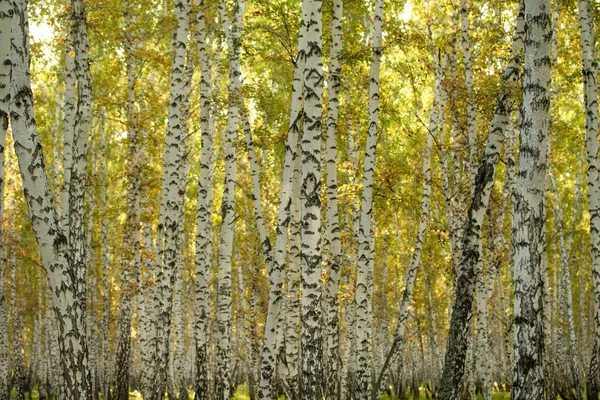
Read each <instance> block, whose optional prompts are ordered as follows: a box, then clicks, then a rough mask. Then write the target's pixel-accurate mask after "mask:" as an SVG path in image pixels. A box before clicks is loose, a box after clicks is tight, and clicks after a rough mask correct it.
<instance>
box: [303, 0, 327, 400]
mask: <svg viewBox="0 0 600 400" xmlns="http://www.w3.org/2000/svg"><path fill="white" fill-rule="evenodd" d="M322 5H323V4H322V2H321V1H319V0H307V1H306V2H304V3H303V15H304V20H303V24H304V25H305V26H306V34H305V36H306V42H305V44H306V45H305V47H304V53H305V64H304V131H303V133H302V188H301V191H300V199H301V202H302V208H301V210H302V263H301V265H302V312H301V321H302V334H301V343H302V352H301V354H302V355H301V357H302V358H301V360H302V361H301V363H302V366H301V375H300V393H301V397H302V398H303V399H307V400H317V399H321V397H322V394H321V387H320V384H321V382H320V380H319V376H320V374H321V372H322V362H321V346H322V341H321V327H320V323H321V304H320V298H321V282H320V280H321V259H322V258H321V199H320V194H321V137H322V133H321V131H322V119H323V110H322V107H323V54H322V42H323V36H322V34H323V32H322V26H323V19H322V17H323V14H322Z"/></svg>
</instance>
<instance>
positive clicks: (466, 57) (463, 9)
mask: <svg viewBox="0 0 600 400" xmlns="http://www.w3.org/2000/svg"><path fill="white" fill-rule="evenodd" d="M460 27H461V47H462V53H463V63H464V66H465V86H466V88H467V136H468V145H469V166H468V168H467V171H468V175H469V184H470V187H471V195H472V194H473V189H474V187H475V181H474V180H475V175H476V174H477V104H476V102H475V96H474V91H473V64H472V62H471V45H470V44H469V9H468V8H467V0H460Z"/></svg>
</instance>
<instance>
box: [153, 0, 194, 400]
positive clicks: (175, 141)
mask: <svg viewBox="0 0 600 400" xmlns="http://www.w3.org/2000/svg"><path fill="white" fill-rule="evenodd" d="M175 12H176V16H177V30H176V32H175V36H174V41H173V48H174V55H173V61H172V66H171V88H170V94H169V98H170V100H169V110H168V123H167V134H166V136H165V146H164V153H163V171H162V193H161V201H160V219H159V225H158V233H157V248H158V250H157V256H158V257H157V268H156V285H157V287H156V288H155V290H154V308H155V309H156V310H155V312H156V315H157V317H158V319H157V321H156V325H155V329H156V350H154V351H155V355H154V358H155V360H156V365H155V377H154V385H153V394H152V399H154V400H162V399H163V398H164V393H165V388H166V385H167V373H168V372H167V367H168V359H169V345H168V341H169V337H170V333H171V313H172V307H173V302H172V295H173V287H174V283H175V280H174V279H175V269H176V262H177V252H178V250H179V249H178V248H177V244H178V241H177V236H178V234H179V206H180V204H181V202H180V200H179V199H180V197H181V196H182V195H183V194H182V193H180V182H181V180H182V179H184V178H183V176H182V175H183V174H182V172H183V171H182V159H181V151H180V149H181V146H182V143H183V141H185V140H187V138H185V137H184V133H183V124H184V122H183V113H182V110H181V105H182V101H183V95H184V92H185V90H184V86H185V82H184V73H185V56H186V49H187V44H188V43H187V42H188V30H189V14H190V4H189V1H188V0H178V1H177V2H176V3H175Z"/></svg>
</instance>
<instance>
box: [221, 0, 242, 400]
mask: <svg viewBox="0 0 600 400" xmlns="http://www.w3.org/2000/svg"><path fill="white" fill-rule="evenodd" d="M245 7H246V2H245V0H237V1H236V4H235V8H234V11H233V18H232V20H231V29H230V32H229V34H228V39H229V88H228V90H229V108H228V111H227V128H226V132H225V140H224V149H225V181H224V183H223V198H222V201H221V215H222V219H223V221H222V225H221V242H220V251H219V271H218V289H217V292H218V297H217V337H216V339H217V343H216V346H215V358H216V379H217V381H216V389H215V390H216V393H215V397H216V399H219V400H228V399H229V398H230V396H231V310H232V303H231V259H232V255H233V236H234V229H235V216H234V198H235V186H236V185H235V179H236V178H235V177H236V162H237V154H236V148H235V145H236V142H237V137H238V128H239V123H238V119H239V104H240V102H241V101H243V100H242V97H241V82H240V75H241V72H240V71H241V69H240V66H239V63H240V51H241V40H242V20H243V17H244V11H245Z"/></svg>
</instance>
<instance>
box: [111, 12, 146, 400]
mask: <svg viewBox="0 0 600 400" xmlns="http://www.w3.org/2000/svg"><path fill="white" fill-rule="evenodd" d="M135 12H136V9H135V7H134V6H133V5H132V4H131V3H130V2H129V1H126V2H125V11H124V20H125V24H126V26H133V25H134V24H135V17H134V13H135ZM136 45H137V39H136V38H135V37H134V35H133V34H131V33H130V32H128V31H126V32H125V34H124V38H123V47H124V48H125V64H126V73H127V106H126V116H127V139H128V148H127V180H128V182H127V219H126V221H125V227H124V232H125V235H124V238H123V261H122V263H123V264H122V266H121V300H120V310H119V317H118V335H119V336H118V344H117V346H118V348H117V363H116V377H115V382H116V393H115V399H116V400H128V399H129V369H130V362H131V360H130V354H131V323H132V315H133V304H132V300H133V296H134V294H135V292H136V290H135V282H136V279H137V271H139V270H140V269H141V247H140V246H141V237H140V189H141V182H140V167H141V165H142V157H141V154H140V145H139V138H138V124H137V100H136V93H135V82H136V68H137V64H136V60H135V55H134V54H133V51H134V49H135V47H136Z"/></svg>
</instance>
